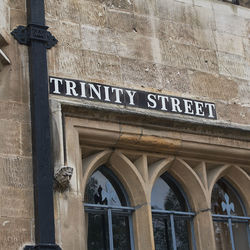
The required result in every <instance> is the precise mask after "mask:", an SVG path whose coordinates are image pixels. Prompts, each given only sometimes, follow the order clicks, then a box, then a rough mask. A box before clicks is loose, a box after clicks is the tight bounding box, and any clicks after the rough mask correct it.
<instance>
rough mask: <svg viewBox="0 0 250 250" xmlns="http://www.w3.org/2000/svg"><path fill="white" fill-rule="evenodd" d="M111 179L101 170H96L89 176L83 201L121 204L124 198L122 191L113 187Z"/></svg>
mask: <svg viewBox="0 0 250 250" xmlns="http://www.w3.org/2000/svg"><path fill="white" fill-rule="evenodd" d="M114 185H115V184H114V182H113V183H111V181H110V180H109V179H108V178H107V177H106V176H105V175H104V174H103V173H102V172H101V171H99V170H98V171H96V172H94V173H93V175H92V176H91V177H90V178H89V181H88V184H87V187H86V191H85V202H86V203H92V204H101V205H113V206H121V205H122V201H121V200H125V198H124V196H123V194H122V192H121V191H120V190H119V189H118V188H117V187H114Z"/></svg>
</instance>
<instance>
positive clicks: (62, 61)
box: [55, 46, 84, 79]
mask: <svg viewBox="0 0 250 250" xmlns="http://www.w3.org/2000/svg"><path fill="white" fill-rule="evenodd" d="M81 66H82V55H81V52H80V51H79V50H78V49H73V48H67V47H63V46H60V47H57V48H56V49H55V73H56V74H57V75H60V76H61V77H69V78H70V77H71V78H73V79H74V78H77V79H82V76H83V75H84V69H83V68H82V67H81Z"/></svg>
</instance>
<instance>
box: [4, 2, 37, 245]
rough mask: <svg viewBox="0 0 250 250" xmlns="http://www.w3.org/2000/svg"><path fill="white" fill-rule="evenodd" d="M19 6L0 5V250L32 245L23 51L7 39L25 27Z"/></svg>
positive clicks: (26, 96) (26, 95)
mask: <svg viewBox="0 0 250 250" xmlns="http://www.w3.org/2000/svg"><path fill="white" fill-rule="evenodd" d="M25 12H26V11H25V1H24V0H19V1H11V0H1V1H0V41H1V42H0V49H1V50H2V51H3V52H4V53H5V55H6V56H7V57H8V58H9V59H10V62H11V64H10V65H8V63H7V62H6V63H4V64H3V65H1V67H0V249H1V250H7V249H8V250H17V249H21V247H22V246H23V245H24V244H25V243H28V242H31V241H33V235H34V233H33V224H34V223H33V218H34V216H33V180H32V160H31V131H30V111H29V80H28V57H27V47H26V46H21V45H18V44H17V42H16V41H15V40H14V39H13V38H12V36H11V35H10V32H11V30H13V28H14V27H16V26H18V25H26V13H25Z"/></svg>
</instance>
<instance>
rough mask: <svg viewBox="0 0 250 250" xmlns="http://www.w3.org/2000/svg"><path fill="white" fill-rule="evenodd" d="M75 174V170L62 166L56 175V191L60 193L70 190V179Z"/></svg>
mask: <svg viewBox="0 0 250 250" xmlns="http://www.w3.org/2000/svg"><path fill="white" fill-rule="evenodd" d="M72 174H73V168H72V167H68V166H61V167H60V168H58V169H57V170H56V171H55V174H54V189H55V190H56V191H59V192H64V191H66V190H68V189H69V188H70V179H71V177H72Z"/></svg>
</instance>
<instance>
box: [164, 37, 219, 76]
mask: <svg viewBox="0 0 250 250" xmlns="http://www.w3.org/2000/svg"><path fill="white" fill-rule="evenodd" d="M161 51H162V62H163V63H164V64H167V65H169V66H174V67H181V68H189V69H196V70H200V71H203V72H209V73H218V63H217V57H216V53H215V51H212V50H205V49H200V48H198V47H195V46H191V45H184V44H177V43H173V42H170V41H161Z"/></svg>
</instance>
